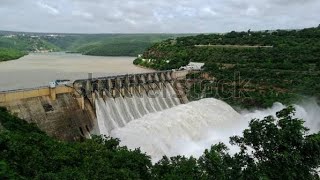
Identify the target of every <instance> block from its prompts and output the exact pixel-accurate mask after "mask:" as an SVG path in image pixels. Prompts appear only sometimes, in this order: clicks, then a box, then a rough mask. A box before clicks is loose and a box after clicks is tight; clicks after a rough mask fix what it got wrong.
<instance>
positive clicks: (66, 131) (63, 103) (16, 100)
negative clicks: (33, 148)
mask: <svg viewBox="0 0 320 180" xmlns="http://www.w3.org/2000/svg"><path fill="white" fill-rule="evenodd" d="M73 92H74V90H73V88H72V87H67V86H57V87H55V88H49V87H40V88H34V89H26V90H16V91H7V92H0V106H3V107H6V108H7V109H8V110H9V111H10V112H11V113H12V114H14V115H16V116H18V117H19V118H22V119H24V120H26V121H27V122H29V123H34V124H36V126H38V127H39V128H40V129H41V130H42V131H45V132H46V133H47V134H48V135H50V136H53V137H56V138H58V139H62V140H68V141H73V140H78V139H81V138H87V137H89V132H90V129H92V127H93V125H92V122H93V120H94V119H95V114H94V111H93V109H92V108H91V109H90V106H86V108H85V109H82V108H80V105H79V100H78V99H76V98H75V96H74V93H73Z"/></svg>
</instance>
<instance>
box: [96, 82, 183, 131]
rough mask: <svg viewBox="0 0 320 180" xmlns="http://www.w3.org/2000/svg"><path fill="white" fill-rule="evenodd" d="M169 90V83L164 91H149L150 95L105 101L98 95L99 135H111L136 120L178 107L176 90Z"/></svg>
mask: <svg viewBox="0 0 320 180" xmlns="http://www.w3.org/2000/svg"><path fill="white" fill-rule="evenodd" d="M169 88H171V89H172V87H171V85H170V84H169V83H168V84H166V86H164V89H163V91H162V90H159V89H155V90H153V89H151V90H149V91H148V93H149V94H147V92H145V91H143V92H142V94H141V95H137V94H133V95H132V96H131V97H129V96H126V97H122V96H121V97H117V98H111V97H106V98H105V99H103V98H102V97H101V96H100V95H99V94H98V93H96V96H97V99H96V102H95V105H96V114H97V126H98V127H97V129H98V130H99V132H98V133H100V134H104V135H110V132H111V131H112V130H114V129H119V128H121V127H124V126H125V125H126V124H127V123H129V122H131V121H132V120H134V119H139V118H143V117H144V116H146V115H147V114H151V113H155V112H158V111H162V110H165V109H168V108H171V107H174V106H176V105H178V104H179V103H178V101H179V99H178V98H177V96H176V94H175V92H174V90H173V89H172V91H170V90H169ZM106 94H108V93H106ZM174 102H175V103H174Z"/></svg>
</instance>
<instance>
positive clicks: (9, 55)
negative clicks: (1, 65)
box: [0, 48, 27, 62]
mask: <svg viewBox="0 0 320 180" xmlns="http://www.w3.org/2000/svg"><path fill="white" fill-rule="evenodd" d="M26 54H27V53H25V52H22V51H19V50H16V49H7V48H0V62H2V61H9V60H14V59H19V58H21V57H22V56H24V55H26Z"/></svg>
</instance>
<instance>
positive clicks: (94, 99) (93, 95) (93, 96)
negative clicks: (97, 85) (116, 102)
mask: <svg viewBox="0 0 320 180" xmlns="http://www.w3.org/2000/svg"><path fill="white" fill-rule="evenodd" d="M95 102H96V93H95V92H93V93H92V104H93V108H95V105H96V103H95Z"/></svg>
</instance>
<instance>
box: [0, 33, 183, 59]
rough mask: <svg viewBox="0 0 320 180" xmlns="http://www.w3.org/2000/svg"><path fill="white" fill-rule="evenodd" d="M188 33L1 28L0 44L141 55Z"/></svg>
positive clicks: (8, 46)
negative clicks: (67, 31) (31, 30)
mask: <svg viewBox="0 0 320 180" xmlns="http://www.w3.org/2000/svg"><path fill="white" fill-rule="evenodd" d="M181 36H188V34H57V33H33V32H10V31H0V47H2V48H10V49H17V50H20V51H25V52H33V51H35V52H37V51H68V52H77V53H82V54H86V55H97V56H137V55H138V54H141V53H143V52H144V51H145V50H146V48H148V47H150V46H151V45H153V44H154V43H156V42H160V41H163V40H166V39H169V38H176V37H181Z"/></svg>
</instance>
